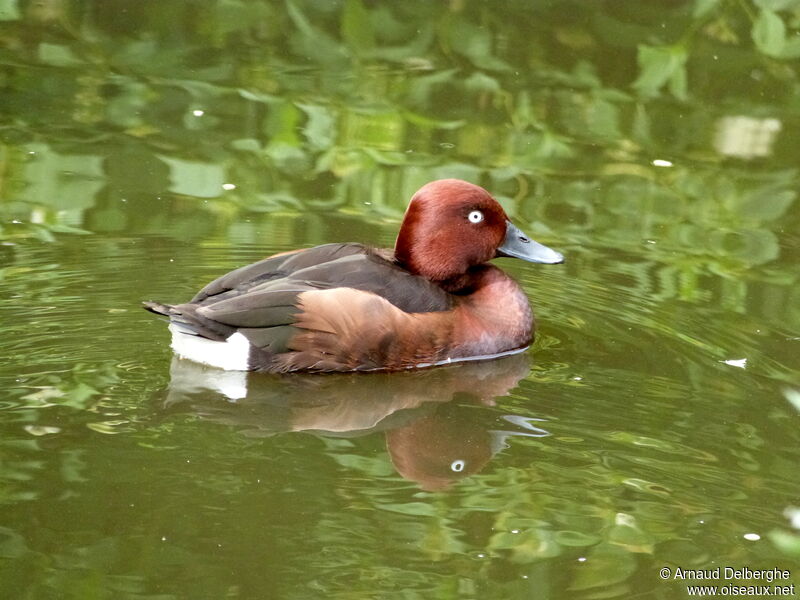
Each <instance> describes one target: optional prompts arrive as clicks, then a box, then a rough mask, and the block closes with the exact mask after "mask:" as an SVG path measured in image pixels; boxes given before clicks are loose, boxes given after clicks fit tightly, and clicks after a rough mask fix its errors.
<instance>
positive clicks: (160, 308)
mask: <svg viewBox="0 0 800 600" xmlns="http://www.w3.org/2000/svg"><path fill="white" fill-rule="evenodd" d="M142 308H144V309H145V310H149V311H150V312H151V313H155V314H157V315H164V316H165V317H172V316H174V315H175V311H174V310H173V306H172V305H171V304H161V302H152V301H149V300H148V301H147V302H142Z"/></svg>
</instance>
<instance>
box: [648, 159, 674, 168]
mask: <svg viewBox="0 0 800 600" xmlns="http://www.w3.org/2000/svg"><path fill="white" fill-rule="evenodd" d="M652 164H653V166H654V167H671V166H672V161H670V160H664V159H663V158H657V159H655V160H654V161H653V163H652Z"/></svg>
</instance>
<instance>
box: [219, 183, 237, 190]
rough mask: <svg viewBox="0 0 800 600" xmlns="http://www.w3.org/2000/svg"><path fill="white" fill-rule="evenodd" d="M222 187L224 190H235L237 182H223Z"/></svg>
mask: <svg viewBox="0 0 800 600" xmlns="http://www.w3.org/2000/svg"><path fill="white" fill-rule="evenodd" d="M222 189H223V190H235V189H236V184H233V183H223V184H222Z"/></svg>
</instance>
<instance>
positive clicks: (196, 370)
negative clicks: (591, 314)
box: [162, 354, 548, 490]
mask: <svg viewBox="0 0 800 600" xmlns="http://www.w3.org/2000/svg"><path fill="white" fill-rule="evenodd" d="M529 360H530V359H529V357H528V356H526V355H524V354H520V355H515V356H509V357H506V358H503V359H499V360H491V361H483V362H465V363H457V364H453V365H450V366H447V367H440V368H436V369H426V370H419V371H407V372H400V373H372V374H330V375H314V376H309V375H299V374H298V375H282V376H277V375H265V374H250V373H244V372H225V371H219V370H217V369H213V368H208V367H204V366H202V365H199V364H197V363H194V362H191V361H186V360H182V359H179V358H175V359H173V362H172V365H171V369H170V375H171V380H170V385H169V388H168V389H167V393H166V397H165V398H164V401H163V404H164V408H165V409H166V410H167V411H169V412H181V413H185V412H190V413H193V414H195V415H198V416H200V417H201V418H203V419H208V420H211V421H214V422H217V423H222V424H226V425H233V426H235V427H237V428H239V429H240V430H241V432H242V433H243V434H244V435H248V436H253V437H261V436H268V435H274V434H276V433H283V432H296V431H304V432H309V433H315V434H318V435H324V436H338V437H355V436H361V435H366V434H370V433H374V432H384V435H385V437H386V446H387V449H388V451H389V456H390V457H391V460H392V463H393V464H394V466H395V469H396V470H397V472H398V473H399V474H400V475H402V476H403V477H404V478H406V479H409V480H412V481H415V482H417V483H418V484H419V485H420V487H422V488H423V489H426V490H442V489H446V488H447V487H449V486H450V485H452V484H453V483H454V482H456V481H458V480H460V479H463V478H465V477H468V476H469V475H472V474H474V473H476V472H478V471H480V470H481V469H482V468H483V467H484V466H485V465H486V463H488V462H489V460H491V458H492V457H493V456H494V455H495V454H497V452H499V451H500V450H502V449H503V448H505V447H507V444H506V440H507V438H508V437H509V436H529V437H531V436H532V437H542V436H546V435H548V432H547V431H545V430H544V429H541V428H540V427H537V426H536V425H535V424H534V423H535V422H536V421H537V419H533V418H526V417H521V416H518V415H503V416H501V417H498V415H497V413H496V412H495V411H484V410H476V408H479V407H480V406H494V405H495V404H496V401H497V399H498V398H499V397H502V396H505V395H508V393H509V392H510V391H511V390H512V389H514V388H515V387H516V386H517V384H518V383H519V381H520V380H521V379H522V378H524V377H525V376H526V375H527V374H528V373H529V371H530V364H529ZM162 397H163V396H162ZM498 422H499V423H502V425H501V426H500V427H499V428H498Z"/></svg>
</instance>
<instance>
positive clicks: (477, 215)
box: [467, 210, 483, 223]
mask: <svg viewBox="0 0 800 600" xmlns="http://www.w3.org/2000/svg"><path fill="white" fill-rule="evenodd" d="M467 218H468V219H469V222H470V223H480V222H481V221H483V213H482V212H481V211H479V210H473V211H472V212H471V213H469V215H467Z"/></svg>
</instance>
